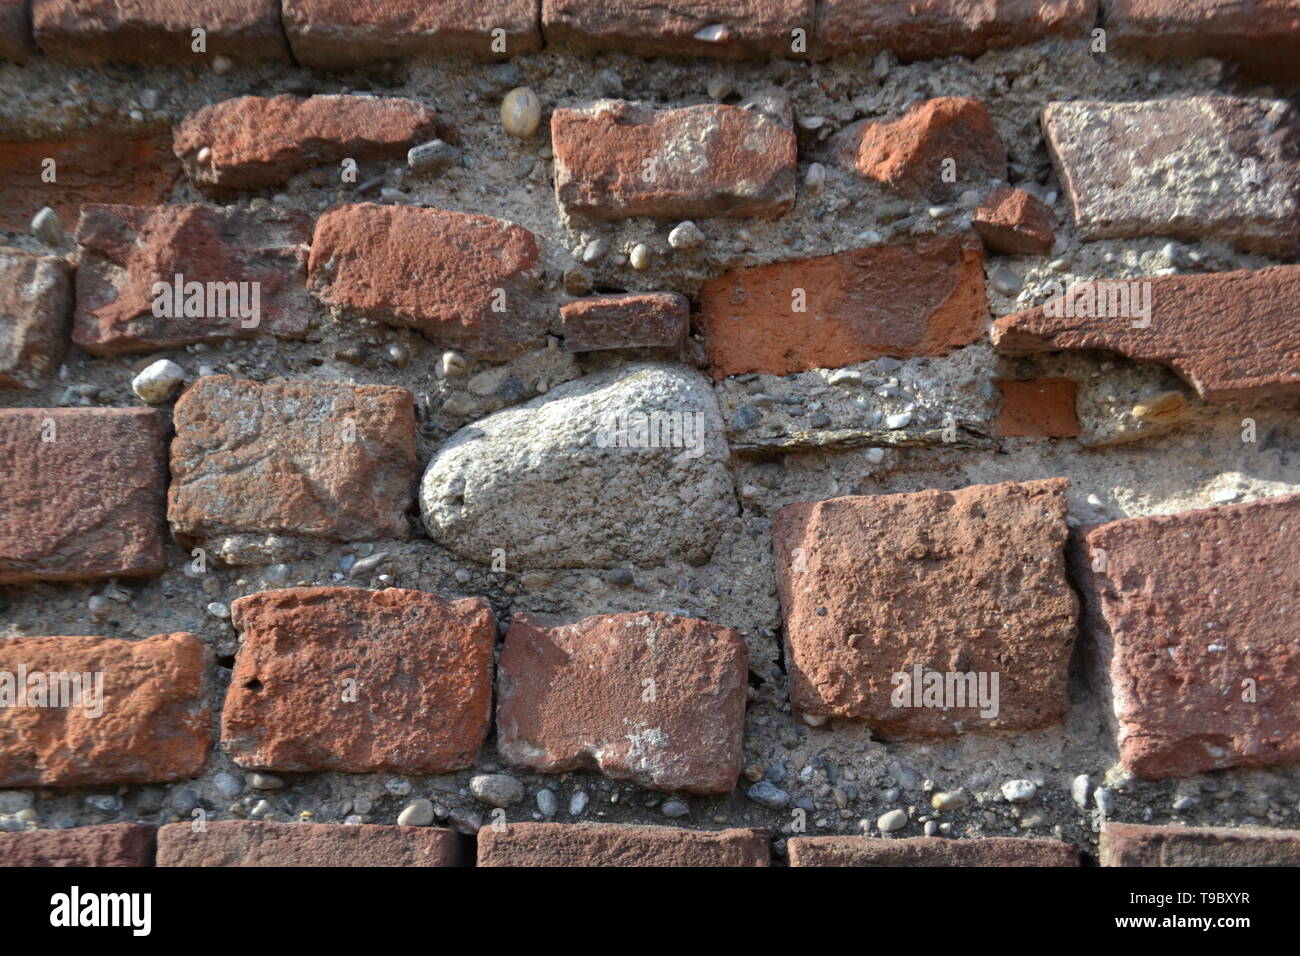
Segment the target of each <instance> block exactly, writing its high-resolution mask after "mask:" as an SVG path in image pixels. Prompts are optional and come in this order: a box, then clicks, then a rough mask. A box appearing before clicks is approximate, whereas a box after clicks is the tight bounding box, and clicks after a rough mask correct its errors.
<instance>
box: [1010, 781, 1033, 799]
mask: <svg viewBox="0 0 1300 956" xmlns="http://www.w3.org/2000/svg"><path fill="white" fill-rule="evenodd" d="M1037 793H1038V784H1036V783H1034V782H1033V781H1032V780H1008V781H1007V782H1006V783H1004V784H1003V785H1002V796H1003V797H1005V798H1006V799H1007V800H1008V801H1010V802H1011V803H1025V802H1027V801H1029V800H1032V799H1034V796H1035V795H1036V794H1037Z"/></svg>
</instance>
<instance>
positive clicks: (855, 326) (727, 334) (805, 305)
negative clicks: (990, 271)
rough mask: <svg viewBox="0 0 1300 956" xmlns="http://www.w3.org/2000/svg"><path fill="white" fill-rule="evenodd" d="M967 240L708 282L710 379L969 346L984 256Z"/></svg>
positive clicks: (704, 299) (977, 318)
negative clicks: (711, 377)
mask: <svg viewBox="0 0 1300 956" xmlns="http://www.w3.org/2000/svg"><path fill="white" fill-rule="evenodd" d="M972 239H973V237H971V238H967V237H963V236H945V237H940V238H935V239H924V240H921V241H919V242H913V243H903V244H898V245H882V246H871V247H869V248H865V249H858V250H854V251H852V252H842V253H838V254H836V255H830V256H818V257H817V258H814V259H793V260H789V261H786V262H777V263H774V264H772V265H765V266H750V267H743V268H738V269H732V270H730V271H729V272H726V273H724V274H723V275H721V276H719V277H718V278H716V279H710V280H708V281H706V282H705V283H704V284H703V285H702V286H701V288H700V314H699V316H698V317H697V322H698V324H699V327H700V330H701V332H702V333H703V336H704V342H705V347H706V349H707V351H708V357H709V362H710V363H711V364H712V366H713V375H714V377H715V378H719V379H721V378H725V377H726V376H728V375H737V374H740V373H743V372H761V373H764V374H768V375H786V374H789V373H791V372H803V371H806V370H808V369H813V368H837V367H839V366H843V365H851V364H853V363H855V362H862V361H866V360H867V359H873V358H880V357H881V356H886V355H888V356H893V357H897V358H910V357H913V356H921V355H943V354H945V353H947V352H950V351H952V350H953V349H955V348H958V347H960V346H963V345H969V344H970V343H972V342H974V341H976V340H978V339H979V338H980V337H981V336H982V335H983V334H984V327H985V323H986V322H987V321H988V303H987V299H986V298H985V293H984V268H983V254H982V251H981V249H980V246H979V244H978V243H977V242H974V241H972ZM801 306H802V311H799V308H800V307H801Z"/></svg>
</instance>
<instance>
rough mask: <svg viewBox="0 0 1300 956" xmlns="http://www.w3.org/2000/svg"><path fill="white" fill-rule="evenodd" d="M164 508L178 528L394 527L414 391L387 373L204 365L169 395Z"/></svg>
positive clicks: (399, 533) (348, 536) (370, 534)
mask: <svg viewBox="0 0 1300 956" xmlns="http://www.w3.org/2000/svg"><path fill="white" fill-rule="evenodd" d="M172 419H173V422H174V424H175V427H176V437H175V439H174V440H173V441H172V445H171V470H172V483H171V487H170V488H169V489H168V492H167V517H168V520H169V521H170V522H171V526H172V530H173V531H174V532H175V533H176V534H177V535H181V536H184V537H185V538H186V539H187V540H188V539H209V538H213V537H216V536H220V535H239V534H261V535H266V534H283V535H290V536H295V537H298V538H301V539H307V540H326V541H364V540H369V539H373V538H404V537H406V536H407V535H408V534H409V532H410V525H409V523H408V521H407V517H406V512H407V510H408V509H409V508H410V506H411V504H412V501H413V500H414V496H415V483H416V480H417V478H418V471H419V462H418V461H417V459H416V455H415V403H414V396H412V395H411V393H410V392H409V391H407V390H406V389H404V388H395V387H392V386H388V385H345V384H342V383H336V382H279V383H275V384H266V385H263V384H259V383H257V382H251V381H245V380H242V379H236V378H231V377H230V376H229V375H209V376H207V377H205V378H201V379H199V380H198V381H197V382H195V383H194V385H192V386H191V387H190V388H189V389H187V390H186V391H185V392H184V394H182V395H181V397H180V399H178V400H177V402H176V407H175V409H174V410H173V413H172Z"/></svg>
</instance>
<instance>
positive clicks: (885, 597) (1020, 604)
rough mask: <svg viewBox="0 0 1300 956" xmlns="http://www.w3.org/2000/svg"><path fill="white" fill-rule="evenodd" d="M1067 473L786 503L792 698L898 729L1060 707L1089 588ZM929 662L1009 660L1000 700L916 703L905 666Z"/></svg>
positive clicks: (1035, 717)
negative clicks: (902, 677)
mask: <svg viewBox="0 0 1300 956" xmlns="http://www.w3.org/2000/svg"><path fill="white" fill-rule="evenodd" d="M1066 485H1067V482H1066V480H1065V479H1063V478H1052V479H1047V480H1044V481H1028V482H1005V483H1003V484H999V485H974V486H972V487H968V488H961V489H959V490H957V491H918V492H913V493H910V494H901V495H873V496H858V497H848V498H834V499H831V500H829V501H818V502H812V503H805V504H795V505H789V506H787V507H785V508H782V509H781V510H780V511H779V512H778V513H777V515H776V518H775V520H774V521H773V524H772V535H773V543H774V550H775V552H776V564H777V593H778V596H779V597H780V601H781V607H782V610H783V612H784V615H785V627H786V635H787V637H786V670H787V672H788V673H789V675H790V702H791V704H792V705H793V707H794V708H795V709H796V710H798V711H800V712H803V713H805V714H810V715H824V716H836V717H850V718H856V719H860V720H864V721H866V722H867V724H868V725H869V727H870V728H871V731H872V732H873V734H878V735H880V736H882V737H886V738H889V737H897V738H904V737H912V738H915V737H940V736H949V735H952V734H955V733H959V732H961V731H963V730H971V729H991V730H1026V729H1029V728H1033V727H1042V726H1046V725H1049V724H1053V723H1058V722H1059V721H1061V720H1062V719H1063V718H1064V716H1065V709H1066V671H1067V667H1068V664H1069V660H1070V649H1071V646H1072V645H1073V643H1074V625H1075V615H1076V610H1077V604H1078V602H1077V599H1076V598H1075V595H1074V592H1073V591H1072V590H1071V589H1070V585H1069V583H1068V582H1067V580H1066V576H1065V559H1064V544H1065V538H1066V524H1065V511H1066V504H1065V488H1066ZM864 568H869V569H870V573H869V574H864V573H863V570H862V569H864ZM917 667H920V668H922V674H923V675H924V676H923V681H924V680H925V679H926V677H928V675H929V674H931V673H936V672H937V673H939V674H949V673H960V674H966V673H971V672H975V673H983V674H988V675H990V676H989V677H988V678H987V679H988V680H989V681H990V683H989V684H988V685H986V686H987V688H988V689H990V690H991V688H992V685H991V680H992V677H991V675H992V674H994V673H996V674H998V693H997V698H998V713H997V715H996V716H994V717H981V716H980V712H981V708H980V707H979V706H978V705H975V706H965V707H952V708H949V709H939V708H936V707H934V706H916V705H915V703H914V702H913V701H914V697H913V695H912V693H909V692H908V688H907V685H902V684H899V683H896V682H895V680H894V675H895V674H907V675H908V677H909V678H910V677H911V676H912V675H913V674H914V673H915V668H917ZM921 687H924V683H922V685H921ZM896 694H898V695H901V703H902V704H903V706H900V705H896V704H895V703H894V697H895V695H896ZM968 699H969V698H968ZM922 703H924V699H923V700H922Z"/></svg>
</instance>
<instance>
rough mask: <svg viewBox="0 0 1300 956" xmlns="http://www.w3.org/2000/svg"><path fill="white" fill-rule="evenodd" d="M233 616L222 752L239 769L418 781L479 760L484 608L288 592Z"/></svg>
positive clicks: (340, 590) (251, 602)
mask: <svg viewBox="0 0 1300 956" xmlns="http://www.w3.org/2000/svg"><path fill="white" fill-rule="evenodd" d="M231 614H232V620H233V621H234V624H235V627H237V628H239V629H240V630H241V631H243V637H244V643H243V646H242V647H241V648H240V651H239V655H238V656H237V657H236V658H235V667H234V673H233V675H232V676H231V679H230V689H229V691H228V692H227V694H226V704H225V708H224V710H223V711H222V715H221V746H222V748H223V749H224V750H225V751H226V752H227V753H229V754H230V755H231V756H232V757H234V759H235V761H236V762H237V763H239V764H240V765H241V766H245V767H258V768H262V769H267V770H285V771H316V770H337V771H342V772H345V773H376V772H381V771H382V772H391V773H413V774H424V773H447V772H450V771H452V770H461V769H464V768H465V767H469V766H472V765H473V763H474V761H475V759H476V758H477V757H478V751H479V747H480V746H481V745H482V743H483V738H484V737H486V736H487V731H488V723H489V721H490V719H491V708H492V651H493V647H494V646H495V644H496V636H497V632H496V622H495V620H494V618H493V616H492V609H491V608H490V607H488V605H487V603H486V602H485V601H483V600H482V599H480V598H465V599H463V600H460V601H447V600H444V599H443V598H441V597H439V596H438V595H436V594H428V593H426V592H424V591H410V590H405V589H401V588H387V589H385V590H382V591H370V590H366V589H364V588H347V587H316V588H286V589H284V590H279V591H263V592H262V593H260V594H254V595H251V596H249V597H243V598H240V599H239V600H237V601H235V603H234V604H233V605H232V607H231Z"/></svg>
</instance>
